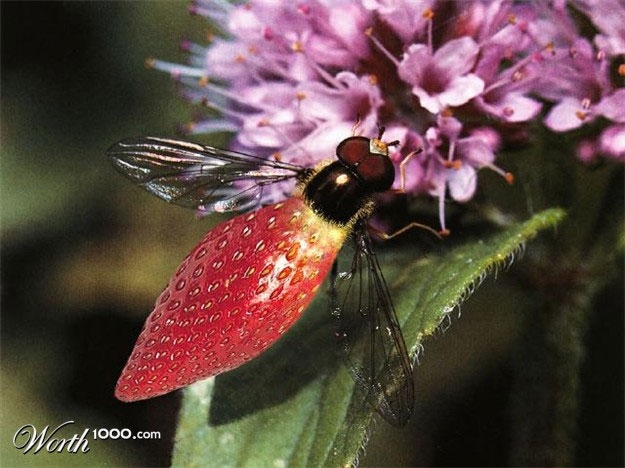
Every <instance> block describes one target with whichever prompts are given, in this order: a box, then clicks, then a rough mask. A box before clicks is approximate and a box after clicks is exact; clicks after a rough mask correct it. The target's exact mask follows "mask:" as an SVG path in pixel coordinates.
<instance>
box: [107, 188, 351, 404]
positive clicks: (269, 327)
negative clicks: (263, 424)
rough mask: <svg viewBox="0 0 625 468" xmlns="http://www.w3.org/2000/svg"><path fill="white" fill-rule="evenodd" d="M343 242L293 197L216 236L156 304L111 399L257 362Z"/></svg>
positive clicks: (224, 226)
mask: <svg viewBox="0 0 625 468" xmlns="http://www.w3.org/2000/svg"><path fill="white" fill-rule="evenodd" d="M346 235H347V229H346V228H344V227H343V228H342V227H338V226H336V225H334V224H331V223H329V222H327V221H325V220H323V219H322V218H321V217H319V216H318V215H316V214H315V213H314V212H313V211H312V210H311V209H310V208H309V207H308V206H307V205H306V204H305V203H304V201H303V200H302V199H301V198H299V197H293V198H290V199H288V200H287V201H285V202H284V203H278V204H275V205H270V206H267V207H264V208H261V209H259V210H258V211H255V212H252V213H249V214H243V215H240V216H237V217H235V218H233V219H231V220H229V221H226V222H224V223H221V224H219V225H218V226H216V227H215V228H214V229H212V230H211V231H209V232H208V233H207V234H206V236H205V237H204V238H203V239H202V240H201V241H200V243H199V244H198V245H197V246H196V247H195V248H194V249H193V251H192V252H191V253H190V254H189V255H188V256H187V257H186V258H185V259H184V260H183V262H182V264H181V265H180V267H179V268H178V270H177V271H176V273H175V274H174V276H173V277H172V278H171V280H170V281H169V284H168V285H167V287H166V288H165V290H164V291H163V292H162V293H161V295H160V297H159V298H158V299H157V301H156V306H155V308H154V310H153V311H152V313H151V314H150V316H149V317H148V319H147V320H146V322H145V324H144V326H143V330H142V331H141V334H140V335H139V338H138V339H137V342H136V344H135V347H134V350H133V352H132V354H131V356H130V358H129V359H128V363H127V364H126V366H125V367H124V369H123V371H122V374H121V376H120V378H119V380H118V382H117V386H116V389H115V395H116V397H117V398H119V399H120V400H122V401H135V400H142V399H145V398H151V397H155V396H158V395H162V394H164V393H167V392H171V391H172V390H175V389H177V388H180V387H183V386H185V385H189V384H191V383H193V382H195V381H197V380H201V379H204V378H207V377H210V376H213V375H216V374H220V373H222V372H225V371H228V370H231V369H234V368H236V367H238V366H240V365H241V364H243V363H245V362H246V361H249V360H250V359H253V358H254V357H256V356H258V355H259V354H260V353H262V352H263V351H264V350H265V349H267V348H268V347H269V346H271V345H272V344H273V343H275V342H276V341H277V340H278V338H280V336H282V334H284V333H285V332H286V331H287V330H288V329H289V327H291V325H293V323H294V322H295V321H296V320H297V319H298V318H299V317H300V315H301V313H302V312H303V311H304V309H306V307H307V306H308V304H309V303H310V301H311V300H312V299H313V297H314V295H315V292H316V290H317V289H318V288H319V286H320V284H321V283H322V281H323V279H324V278H325V276H326V275H327V273H328V272H329V270H330V268H331V267H332V263H333V262H334V259H335V258H336V255H337V253H338V251H339V249H340V248H341V246H342V244H343V242H344V240H345V236H346Z"/></svg>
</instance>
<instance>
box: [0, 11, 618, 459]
mask: <svg viewBox="0 0 625 468" xmlns="http://www.w3.org/2000/svg"><path fill="white" fill-rule="evenodd" d="M186 5H187V2H186V1H182V2H171V1H170V2H136V1H135V2H108V1H107V2H42V3H38V2H4V1H3V2H2V3H1V4H0V8H1V16H2V30H1V33H2V70H1V71H2V76H1V78H2V88H1V92H2V109H1V111H2V114H1V119H2V120H1V124H2V128H1V131H2V133H1V136H2V140H1V143H2V157H1V160H0V171H1V203H2V206H1V208H2V223H1V229H2V271H1V273H2V303H1V307H2V321H1V333H2V335H1V346H2V348H1V351H2V361H1V364H2V412H3V414H2V433H1V445H0V449H1V451H0V456H1V458H0V462H1V463H2V465H3V466H11V465H22V466H39V465H42V466H43V465H48V466H60V465H63V466H72V465H77V466H84V465H105V464H106V465H109V466H111V465H120V466H122V465H123V466H163V465H168V464H169V462H170V455H171V447H172V438H173V434H174V430H175V425H176V418H177V409H178V406H179V398H180V395H179V392H174V393H173V394H170V395H167V396H163V397H160V398H157V399H153V400H149V401H145V402H138V403H133V404H124V403H121V402H119V401H117V400H116V399H115V398H114V397H113V388H114V385H115V382H116V380H117V377H118V373H119V371H120V369H121V368H122V366H123V365H124V363H125V361H126V359H127V358H128V355H129V353H130V351H131V349H132V346H133V344H134V341H135V339H136V336H137V335H138V333H139V331H140V329H141V326H142V324H143V320H144V318H145V317H146V316H147V314H148V313H149V312H150V311H151V308H152V304H153V302H154V300H155V298H156V297H157V295H158V293H159V292H160V290H161V288H162V287H163V286H164V285H165V283H166V281H167V280H168V278H169V276H170V274H171V273H172V272H173V271H174V269H175V267H176V266H177V264H178V263H179V261H180V260H181V259H182V258H183V257H184V255H185V254H186V253H187V252H188V251H189V250H190V249H191V248H192V247H193V245H194V244H195V242H196V241H197V240H198V239H199V238H200V237H201V236H202V235H203V234H204V233H205V232H206V231H207V230H208V229H209V227H210V226H211V225H212V224H214V223H215V221H216V219H204V220H197V219H196V218H195V216H194V214H193V213H192V212H190V211H186V210H184V209H181V208H177V207H173V206H168V205H167V204H165V203H163V202H161V201H159V200H157V199H155V198H154V197H151V196H150V195H148V194H146V193H144V192H141V191H140V190H138V189H136V188H135V187H132V186H131V184H130V183H128V182H127V181H126V180H125V179H124V178H123V177H121V176H120V175H119V174H117V173H116V172H115V171H114V170H113V168H112V167H111V166H110V165H109V163H108V162H107V161H106V158H105V157H104V152H105V151H106V149H107V148H108V147H109V146H110V145H111V144H113V143H114V142H116V141H117V140H120V139H122V138H124V137H128V136H138V135H160V136H167V135H169V136H172V135H175V134H176V126H177V125H178V124H179V123H181V122H185V121H187V120H188V119H189V118H191V117H192V116H193V113H194V112H196V110H195V109H193V108H191V107H190V106H188V105H187V104H186V103H185V102H183V101H182V100H181V99H179V98H178V97H177V96H176V93H175V86H174V85H173V84H172V82H171V81H170V80H169V79H168V77H167V75H165V74H162V73H159V72H156V71H150V70H147V69H146V68H145V67H144V65H143V63H144V60H145V59H146V58H147V57H158V58H161V59H164V60H170V61H177V62H181V61H184V55H183V54H182V53H181V52H179V51H178V48H177V44H178V43H179V42H180V40H181V39H183V38H191V39H195V40H198V41H202V38H203V37H204V35H205V33H206V30H207V24H206V23H205V22H204V21H203V20H202V19H201V18H198V17H191V16H189V15H188V13H187V11H186ZM196 140H199V141H202V139H201V138H199V139H198V138H196ZM513 270H514V267H513ZM621 273H622V272H621ZM621 282H622V277H621V278H620V279H619V280H618V281H616V282H615V283H613V284H612V285H611V286H610V287H608V288H607V289H606V290H605V291H604V292H603V293H602V294H601V295H600V297H599V301H598V303H597V304H596V308H597V310H598V311H599V313H596V314H595V315H594V319H593V321H592V323H591V330H590V332H589V343H590V346H589V353H588V355H587V359H586V364H585V366H584V388H583V407H582V414H581V443H580V448H579V452H580V453H579V454H578V460H579V463H580V464H582V465H595V466H602V465H618V464H619V463H620V464H622V463H623V453H622V451H623V447H622V441H623V421H622V419H623V398H622V397H623V373H622V369H623V354H622V350H623V310H622V306H623V291H622V289H623V287H622V284H621ZM516 288H518V285H517V283H515V282H513V281H511V280H510V278H509V277H508V275H506V274H500V275H499V278H498V279H497V281H491V280H489V281H487V282H486V283H485V284H484V285H483V286H482V287H481V288H480V289H479V290H478V292H477V293H476V294H475V295H474V296H473V297H472V298H471V300H470V301H469V302H468V303H467V304H465V305H464V306H463V307H462V317H461V318H460V319H457V318H454V320H453V324H452V325H451V326H450V327H449V328H448V329H447V331H446V332H445V333H439V334H438V335H437V336H436V337H435V338H433V339H430V340H428V342H426V350H425V353H424V354H422V356H421V359H420V366H418V368H417V370H416V372H415V374H416V385H417V387H416V388H417V399H418V404H417V405H418V407H417V411H416V414H415V416H414V417H413V418H412V420H411V423H410V426H409V427H408V428H407V429H406V430H403V431H399V430H394V429H392V428H389V427H387V426H385V425H383V424H382V423H380V424H378V426H377V429H378V430H377V432H376V433H375V435H374V437H373V440H372V442H371V445H370V446H369V447H368V449H367V457H366V458H365V459H364V464H370V465H395V464H406V465H460V464H461V465H466V466H469V465H501V464H505V463H506V454H507V453H508V448H509V447H508V443H509V441H508V434H507V432H506V426H507V423H508V419H509V414H508V413H507V411H508V410H507V408H508V403H509V401H508V400H509V391H510V387H511V385H512V378H511V375H510V370H509V365H510V362H511V361H512V360H513V359H515V358H518V356H519V354H518V349H517V348H516V347H515V344H516V343H517V340H518V337H519V335H520V333H521V331H522V329H523V325H524V324H525V322H524V321H525V319H526V317H524V314H523V306H524V304H523V303H522V301H520V300H519V299H518V298H519V294H520V293H519V291H518V290H517V289H516ZM454 317H456V315H454ZM484 330H488V332H487V334H488V336H484ZM68 420H74V421H76V423H75V425H74V428H75V432H82V430H83V429H85V428H90V429H94V428H130V429H131V430H133V431H160V433H161V439H160V440H144V441H136V440H104V441H93V440H90V447H91V450H90V452H89V453H88V454H77V455H58V454H52V455H48V454H46V453H44V452H40V453H39V454H37V455H33V454H28V455H23V454H22V453H21V452H19V451H18V450H16V449H15V448H14V447H13V444H12V439H13V435H14V434H15V431H17V430H18V429H19V428H20V427H22V426H23V425H24V424H33V425H34V426H35V427H36V428H37V429H39V430H42V429H43V428H44V427H45V426H46V425H50V426H51V428H53V427H56V426H57V425H59V424H61V423H63V422H65V421H68ZM425 428H427V429H425Z"/></svg>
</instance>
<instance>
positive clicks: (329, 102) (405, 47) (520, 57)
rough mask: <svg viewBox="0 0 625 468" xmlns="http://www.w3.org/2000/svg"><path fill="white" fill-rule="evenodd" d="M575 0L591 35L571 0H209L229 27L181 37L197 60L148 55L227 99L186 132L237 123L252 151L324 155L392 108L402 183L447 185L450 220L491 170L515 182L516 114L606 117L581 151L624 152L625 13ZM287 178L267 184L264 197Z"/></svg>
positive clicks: (525, 119)
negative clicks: (623, 58)
mask: <svg viewBox="0 0 625 468" xmlns="http://www.w3.org/2000/svg"><path fill="white" fill-rule="evenodd" d="M571 3H572V5H573V7H574V8H575V9H577V11H579V12H582V14H585V15H587V16H588V19H589V20H590V21H591V22H592V23H593V24H595V26H596V27H597V30H598V34H597V35H596V36H595V37H594V38H588V37H585V36H583V35H581V34H580V32H579V30H578V26H577V23H576V22H575V21H574V20H573V17H572V16H571V14H570V11H569V9H567V5H566V1H565V0H561V1H559V2H555V3H553V4H547V3H544V2H520V3H518V4H517V3H513V2H507V1H504V0H494V1H489V2H484V1H478V0H467V1H463V2H448V1H440V0H414V1H413V0H341V1H338V2H337V1H330V0H303V1H300V2H287V1H283V0H254V1H253V2H250V3H246V4H243V5H232V4H230V3H227V2H213V1H209V0H197V1H195V2H194V3H193V4H192V6H191V7H190V11H191V12H192V13H193V14H197V15H201V16H204V17H206V18H207V19H209V20H210V21H212V22H214V23H215V24H216V25H217V26H218V27H220V28H222V29H223V34H222V35H217V36H216V37H214V38H213V39H212V41H211V42H210V43H209V44H207V45H203V44H193V43H189V42H185V43H184V44H183V46H184V47H183V48H184V49H185V50H186V51H188V52H189V63H188V65H177V64H171V63H166V62H162V61H159V60H154V61H150V62H149V63H150V64H151V65H153V66H154V67H155V68H158V69H160V70H164V71H167V72H169V73H170V74H171V76H172V77H173V78H174V79H175V80H176V81H177V82H180V83H181V84H182V87H181V90H182V94H183V96H185V97H186V98H187V99H188V100H189V101H190V102H192V103H194V104H196V105H200V106H205V107H208V108H211V109H213V110H217V111H218V112H219V113H220V117H217V118H216V117H214V115H211V117H210V118H206V119H200V120H199V121H197V122H192V123H191V124H189V125H187V126H186V127H185V128H186V130H187V131H188V132H191V133H206V132H208V133H210V132H219V131H226V132H231V133H233V134H234V138H233V140H232V146H233V147H234V148H236V149H238V150H240V151H244V152H248V153H251V154H255V155H259V156H266V157H271V155H273V154H276V153H279V154H280V156H281V157H282V158H283V160H285V161H287V162H294V163H297V164H301V165H305V166H314V165H315V164H316V163H317V162H319V161H320V160H322V159H328V158H331V157H333V154H334V150H335V148H336V145H337V143H338V142H339V141H341V140H342V139H344V138H345V137H347V136H349V135H350V134H351V133H352V131H353V130H352V129H353V127H354V124H355V122H356V120H357V119H358V118H360V120H361V122H360V125H359V129H358V132H360V133H362V134H365V135H373V134H375V133H376V132H377V125H378V123H381V124H384V125H385V126H386V128H387V133H386V138H389V141H390V140H395V139H397V140H399V141H400V144H401V146H400V147H398V148H393V151H392V154H391V158H392V160H393V161H394V163H395V164H396V166H397V171H396V172H397V178H396V181H395V188H402V189H404V191H405V192H406V194H408V195H410V196H418V195H430V196H434V197H436V198H437V199H438V206H439V216H440V223H441V227H442V228H443V229H445V226H446V224H445V216H444V213H445V203H446V200H447V199H448V198H451V199H452V200H454V201H456V202H460V203H464V202H467V201H469V200H470V199H471V198H472V197H473V196H474V194H475V193H476V191H477V190H479V183H478V182H479V175H478V172H479V170H481V169H483V168H487V169H490V170H493V171H495V172H497V173H498V174H501V175H502V176H503V177H504V178H505V180H507V181H508V182H511V180H512V177H511V175H510V174H508V173H507V172H506V171H505V170H503V169H501V168H499V167H498V166H497V165H496V162H495V161H496V156H497V151H498V150H499V149H500V148H501V147H504V146H506V145H510V144H515V143H517V140H514V139H512V138H510V136H511V133H510V124H514V125H515V127H514V128H515V131H516V134H517V135H518V134H527V133H528V132H527V130H526V129H525V128H524V127H523V125H524V124H527V123H530V122H532V121H535V120H537V119H542V118H544V124H545V125H546V126H547V127H548V128H549V129H551V130H552V131H558V132H564V131H569V130H573V129H576V128H580V127H582V126H585V125H589V124H592V125H596V126H597V132H596V133H595V135H596V138H594V139H589V140H588V141H585V142H584V143H583V146H580V148H578V155H579V157H580V158H581V159H583V160H584V161H590V160H594V159H596V158H597V157H600V156H604V157H606V158H609V159H610V160H623V156H622V155H623V123H624V115H623V109H624V106H622V104H621V102H623V101H625V91H624V90H623V80H622V78H621V81H620V82H619V81H618V80H615V79H614V74H613V73H611V70H613V69H614V67H613V66H612V65H613V58H612V57H616V54H617V53H619V52H618V51H622V45H623V43H625V40H624V37H625V34H624V28H623V26H622V24H623V23H625V21H621V19H622V16H623V14H624V13H623V12H622V11H615V9H614V8H612V9H610V15H606V8H604V6H602V2H594V1H591V0H572V1H571ZM607 3H609V4H610V5H611V4H612V3H614V0H607V2H606V4H607ZM616 10H618V9H616ZM439 15H440V18H439ZM621 76H622V75H621ZM418 149H422V151H421V152H420V153H419V154H416V150H418ZM406 158H408V159H406ZM289 190H290V189H289V188H288V187H285V186H275V187H268V188H267V190H265V191H264V193H263V197H264V199H263V201H264V202H270V201H278V200H279V199H281V198H283V197H285V196H287V195H288V192H289Z"/></svg>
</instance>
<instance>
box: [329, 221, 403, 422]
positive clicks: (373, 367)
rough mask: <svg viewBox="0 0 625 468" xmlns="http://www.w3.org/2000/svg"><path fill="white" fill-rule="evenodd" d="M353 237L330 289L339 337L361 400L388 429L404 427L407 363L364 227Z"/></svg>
mask: <svg viewBox="0 0 625 468" xmlns="http://www.w3.org/2000/svg"><path fill="white" fill-rule="evenodd" d="M354 236H355V237H354V240H355V243H356V251H355V254H354V257H353V260H352V264H351V267H350V269H349V271H348V272H345V273H339V274H338V275H337V277H336V278H335V281H334V284H333V289H334V295H333V297H334V314H335V315H336V316H337V318H338V319H339V323H340V325H339V327H340V330H339V336H340V338H341V339H342V341H343V346H344V350H345V353H346V360H347V365H348V367H349V370H350V372H351V374H352V377H353V378H354V380H355V381H356V383H357V384H358V385H359V386H360V387H361V389H362V390H363V391H364V392H365V398H366V400H367V401H368V402H369V403H370V404H371V405H372V406H373V407H374V408H375V409H376V410H377V411H378V412H379V413H380V414H381V415H382V416H383V417H384V418H385V419H386V420H387V421H388V422H389V423H391V424H393V425H395V426H404V425H405V424H406V423H407V422H408V419H409V418H410V416H411V414H412V410H413V406H414V384H413V380H412V366H411V364H410V358H409V356H408V352H407V350H406V344H405V342H404V338H403V336H402V333H401V329H400V327H399V323H398V322H397V316H396V314H395V309H394V307H393V303H392V301H391V297H390V295H389V291H388V287H387V285H386V282H385V281H384V277H383V276H382V271H381V270H380V265H379V263H378V260H377V258H376V256H375V253H374V251H373V248H372V243H371V238H370V237H369V234H368V232H367V230H366V227H365V225H364V222H361V223H360V224H359V225H358V226H357V228H356V230H355V232H354Z"/></svg>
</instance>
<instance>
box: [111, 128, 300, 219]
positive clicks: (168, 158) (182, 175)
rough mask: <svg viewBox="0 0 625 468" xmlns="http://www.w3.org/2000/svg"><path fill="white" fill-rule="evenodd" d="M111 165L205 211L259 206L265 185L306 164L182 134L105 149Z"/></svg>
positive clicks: (178, 201) (294, 174)
mask: <svg viewBox="0 0 625 468" xmlns="http://www.w3.org/2000/svg"><path fill="white" fill-rule="evenodd" d="M106 154H107V156H108V157H109V158H110V159H111V162H112V163H113V165H114V166H115V168H116V169H117V170H118V171H119V172H121V173H122V174H124V175H125V176H127V177H128V178H129V179H131V180H132V181H133V182H134V183H135V184H137V185H139V186H140V187H143V188H144V189H145V190H147V191H148V192H150V193H152V194H154V195H156V196H157V197H159V198H162V199H163V200H165V201H167V202H170V203H175V204H178V205H181V206H185V207H188V208H193V209H198V210H202V211H206V212H209V213H210V212H224V211H242V210H247V209H251V208H254V207H255V206H257V205H258V204H259V203H260V201H261V199H262V194H263V188H264V187H265V186H266V185H269V184H274V183H276V182H280V181H285V180H288V179H295V178H298V177H302V176H303V175H304V174H305V173H306V171H307V169H304V168H301V167H299V166H294V165H292V164H287V163H283V162H279V161H275V160H267V159H263V158H258V157H255V156H250V155H247V154H243V153H238V152H236V151H229V150H225V149H220V148H214V147H212V146H203V145H197V144H195V143H189V142H186V141H182V140H173V139H167V138H154V137H142V138H131V139H127V140H123V141H120V142H119V143H116V144H115V145H113V146H112V147H111V148H109V149H108V151H107V153H106Z"/></svg>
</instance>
